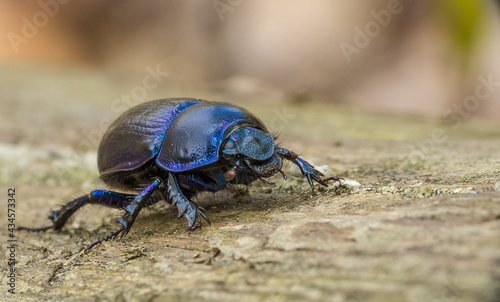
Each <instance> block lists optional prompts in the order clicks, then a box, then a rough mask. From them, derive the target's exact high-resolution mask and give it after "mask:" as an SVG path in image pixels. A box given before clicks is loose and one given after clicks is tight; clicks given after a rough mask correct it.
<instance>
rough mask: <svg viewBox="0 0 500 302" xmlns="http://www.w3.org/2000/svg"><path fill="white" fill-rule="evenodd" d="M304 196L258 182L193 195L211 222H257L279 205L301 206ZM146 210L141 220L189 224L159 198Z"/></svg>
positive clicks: (181, 224)
mask: <svg viewBox="0 0 500 302" xmlns="http://www.w3.org/2000/svg"><path fill="white" fill-rule="evenodd" d="M305 199H308V197H305V196H304V194H301V193H285V192H280V191H279V189H278V188H276V189H275V188H273V187H272V186H269V185H263V184H259V183H257V184H251V185H249V186H239V185H238V186H232V187H230V188H227V189H225V190H222V191H219V192H216V193H207V192H202V193H199V194H198V195H196V196H195V197H194V198H192V200H193V201H194V202H195V203H196V204H197V205H199V206H200V207H201V208H203V209H204V211H203V213H204V214H205V215H206V216H207V217H208V218H209V220H210V222H211V223H212V224H219V223H222V224H224V223H229V222H231V221H233V220H231V219H232V218H237V219H238V221H240V222H244V221H246V222H255V221H256V219H260V220H261V219H262V218H263V217H265V215H266V213H269V212H275V211H277V210H279V209H283V210H285V209H286V210H288V211H289V210H291V209H293V208H295V207H297V206H300V205H302V204H304V200H305ZM143 211H144V212H145V213H141V214H142V215H139V217H138V220H137V222H138V223H141V222H140V220H144V219H147V220H148V221H158V222H159V221H162V222H163V221H165V220H166V221H169V223H174V221H175V223H174V225H176V227H177V226H178V227H180V228H184V229H185V228H186V227H187V221H186V220H185V219H184V218H182V217H181V219H177V215H178V210H177V208H176V207H174V206H171V205H170V204H168V203H167V202H165V201H159V202H158V203H156V204H155V205H152V206H150V207H148V208H145V209H144V210H143ZM246 213H248V215H246ZM255 213H258V215H255ZM263 213H264V214H263ZM141 216H142V217H141ZM203 225H205V226H206V225H207V224H206V222H204V221H203Z"/></svg>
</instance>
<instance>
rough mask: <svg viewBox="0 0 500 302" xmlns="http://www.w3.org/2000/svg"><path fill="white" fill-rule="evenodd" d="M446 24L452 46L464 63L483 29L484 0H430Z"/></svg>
mask: <svg viewBox="0 0 500 302" xmlns="http://www.w3.org/2000/svg"><path fill="white" fill-rule="evenodd" d="M431 3H432V4H433V5H434V6H435V7H436V11H437V13H438V16H439V19H440V21H443V22H444V23H445V26H446V30H447V34H448V35H449V37H450V39H451V42H452V43H453V46H454V47H455V49H456V50H457V52H458V53H459V55H460V56H461V59H462V60H463V61H464V63H466V62H467V61H468V59H469V58H470V56H471V53H472V52H473V51H474V49H475V46H476V45H477V43H478V40H479V38H480V36H481V33H482V32H483V30H484V21H485V17H486V16H487V11H486V10H487V4H486V1H485V0H439V1H431Z"/></svg>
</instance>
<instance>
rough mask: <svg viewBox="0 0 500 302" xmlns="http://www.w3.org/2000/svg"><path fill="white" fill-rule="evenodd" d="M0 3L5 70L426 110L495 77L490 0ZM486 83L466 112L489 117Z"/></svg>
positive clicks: (497, 65) (494, 16)
mask: <svg viewBox="0 0 500 302" xmlns="http://www.w3.org/2000/svg"><path fill="white" fill-rule="evenodd" d="M436 3H439V4H436ZM0 5H1V10H0V24H1V26H0V28H1V30H2V32H1V33H0V36H2V37H3V39H1V40H0V41H1V42H0V43H1V44H0V60H1V61H2V62H4V63H3V64H2V66H3V67H2V68H3V69H4V71H5V69H7V70H8V69H9V68H12V69H15V68H16V66H17V64H19V63H21V64H35V65H36V64H43V65H71V66H74V65H81V66H87V67H90V68H96V69H99V70H105V71H106V72H109V73H110V74H111V75H114V76H117V77H132V78H133V77H134V76H135V77H137V76H140V75H142V74H144V68H145V67H146V66H157V65H158V64H159V66H161V70H162V71H166V72H168V73H169V78H168V83H169V85H180V86H183V87H198V88H199V87H203V88H207V89H212V90H216V91H220V92H223V93H225V94H227V95H230V96H234V95H236V96H240V97H248V98H252V97H254V98H258V96H259V93H260V92H262V91H264V92H266V93H269V92H272V93H274V95H275V97H276V98H282V97H284V96H286V97H290V96H291V97H292V99H294V100H297V101H303V100H307V99H309V98H310V97H311V96H314V98H319V99H324V100H325V101H328V102H336V103H344V104H348V105H353V106H361V107H364V108H368V109H371V110H377V111H382V112H389V113H409V114H424V115H430V116H436V117H442V116H445V117H449V113H450V112H449V110H452V111H453V112H454V113H457V112H458V113H460V112H459V107H453V104H458V105H459V106H460V105H462V106H465V105H467V104H465V103H464V100H465V98H466V97H467V96H470V95H475V93H476V87H477V85H480V84H481V83H482V82H481V81H480V80H478V77H482V78H483V79H488V78H489V79H490V80H491V79H492V81H493V82H494V81H498V82H500V60H497V59H496V58H497V56H498V53H499V50H500V35H499V33H500V30H499V27H498V23H499V10H498V8H497V7H496V3H495V2H494V1H488V0H485V1H482V0H460V1H451V0H443V1H407V0H401V1H397V0H383V1H382V0H380V1H379V0H377V1H314V2H304V1H298V0H291V1H279V0H275V1H268V0H267V1H263V0H256V1H241V0H232V1H230V0H216V1H203V2H198V1H196V2H195V1H189V2H188V1H159V0H155V1H145V2H140V1H131V0H125V1H116V0H110V1H97V0H89V1H68V0H46V1H6V0H4V1H1V2H0ZM495 83H496V82H495ZM493 88H495V87H493ZM491 92H492V93H490V94H488V95H487V96H488V97H487V98H486V99H485V100H484V101H483V100H480V101H481V102H477V101H476V103H474V102H472V103H469V104H468V110H467V112H466V113H467V114H473V115H477V116H481V117H487V118H490V119H497V117H498V114H499V113H500V92H499V91H498V89H492V91H491ZM165 97H168V96H167V95H166V96H165ZM447 113H448V114H447Z"/></svg>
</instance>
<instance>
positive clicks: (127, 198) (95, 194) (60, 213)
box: [18, 190, 134, 232]
mask: <svg viewBox="0 0 500 302" xmlns="http://www.w3.org/2000/svg"><path fill="white" fill-rule="evenodd" d="M132 197H134V195H130V194H123V193H117V192H113V191H105V190H95V191H92V192H90V193H89V194H86V195H83V196H80V197H77V198H75V199H73V200H71V201H69V202H67V203H66V204H65V205H63V206H62V207H61V208H60V209H59V210H51V211H50V215H49V219H50V220H52V223H53V224H52V226H44V227H40V228H28V227H24V226H20V227H19V228H18V230H26V231H30V232H40V231H46V230H48V229H54V230H56V231H59V230H61V229H62V227H63V226H64V224H65V223H66V221H68V219H69V218H70V217H71V216H72V215H73V214H74V213H75V212H76V211H78V209H80V208H81V207H83V206H84V205H86V204H101V205H105V206H108V207H112V208H123V207H125V206H127V205H129V204H130V203H131V202H132V199H131V198H132Z"/></svg>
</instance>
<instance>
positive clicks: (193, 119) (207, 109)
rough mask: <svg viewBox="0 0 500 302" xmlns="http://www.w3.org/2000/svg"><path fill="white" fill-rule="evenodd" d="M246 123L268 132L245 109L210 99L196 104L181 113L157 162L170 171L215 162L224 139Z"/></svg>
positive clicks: (170, 129) (166, 137)
mask: <svg viewBox="0 0 500 302" xmlns="http://www.w3.org/2000/svg"><path fill="white" fill-rule="evenodd" d="M242 126H250V127H253V128H256V129H259V130H262V131H264V132H266V133H267V132H268V131H267V129H266V126H264V124H263V123H262V122H261V121H260V120H259V119H258V118H256V117H255V116H254V115H252V114H251V113H250V112H248V111H247V110H246V109H244V108H241V107H238V106H235V105H232V104H226V103H219V102H209V101H205V102H203V103H199V104H196V105H193V106H191V107H189V108H187V109H186V110H184V111H183V112H182V113H181V114H179V116H178V117H177V118H176V119H175V121H174V122H173V123H172V125H171V126H170V127H169V129H168V130H167V134H166V136H165V141H164V142H163V147H162V149H161V151H160V153H159V155H158V158H157V159H156V163H157V164H158V165H159V166H160V167H162V168H163V169H165V170H167V171H170V172H182V171H188V170H192V169H196V168H199V167H201V166H205V165H208V164H211V163H214V162H216V161H217V159H218V158H219V154H220V152H219V151H220V147H221V145H222V143H223V141H224V140H225V139H227V138H228V137H229V135H230V134H231V133H232V132H233V131H235V130H236V129H238V128H240V127H242ZM272 143H274V141H272ZM273 146H274V144H273V145H272V146H271V149H272V147H273ZM272 151H274V150H271V153H272ZM268 157H269V156H268Z"/></svg>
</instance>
